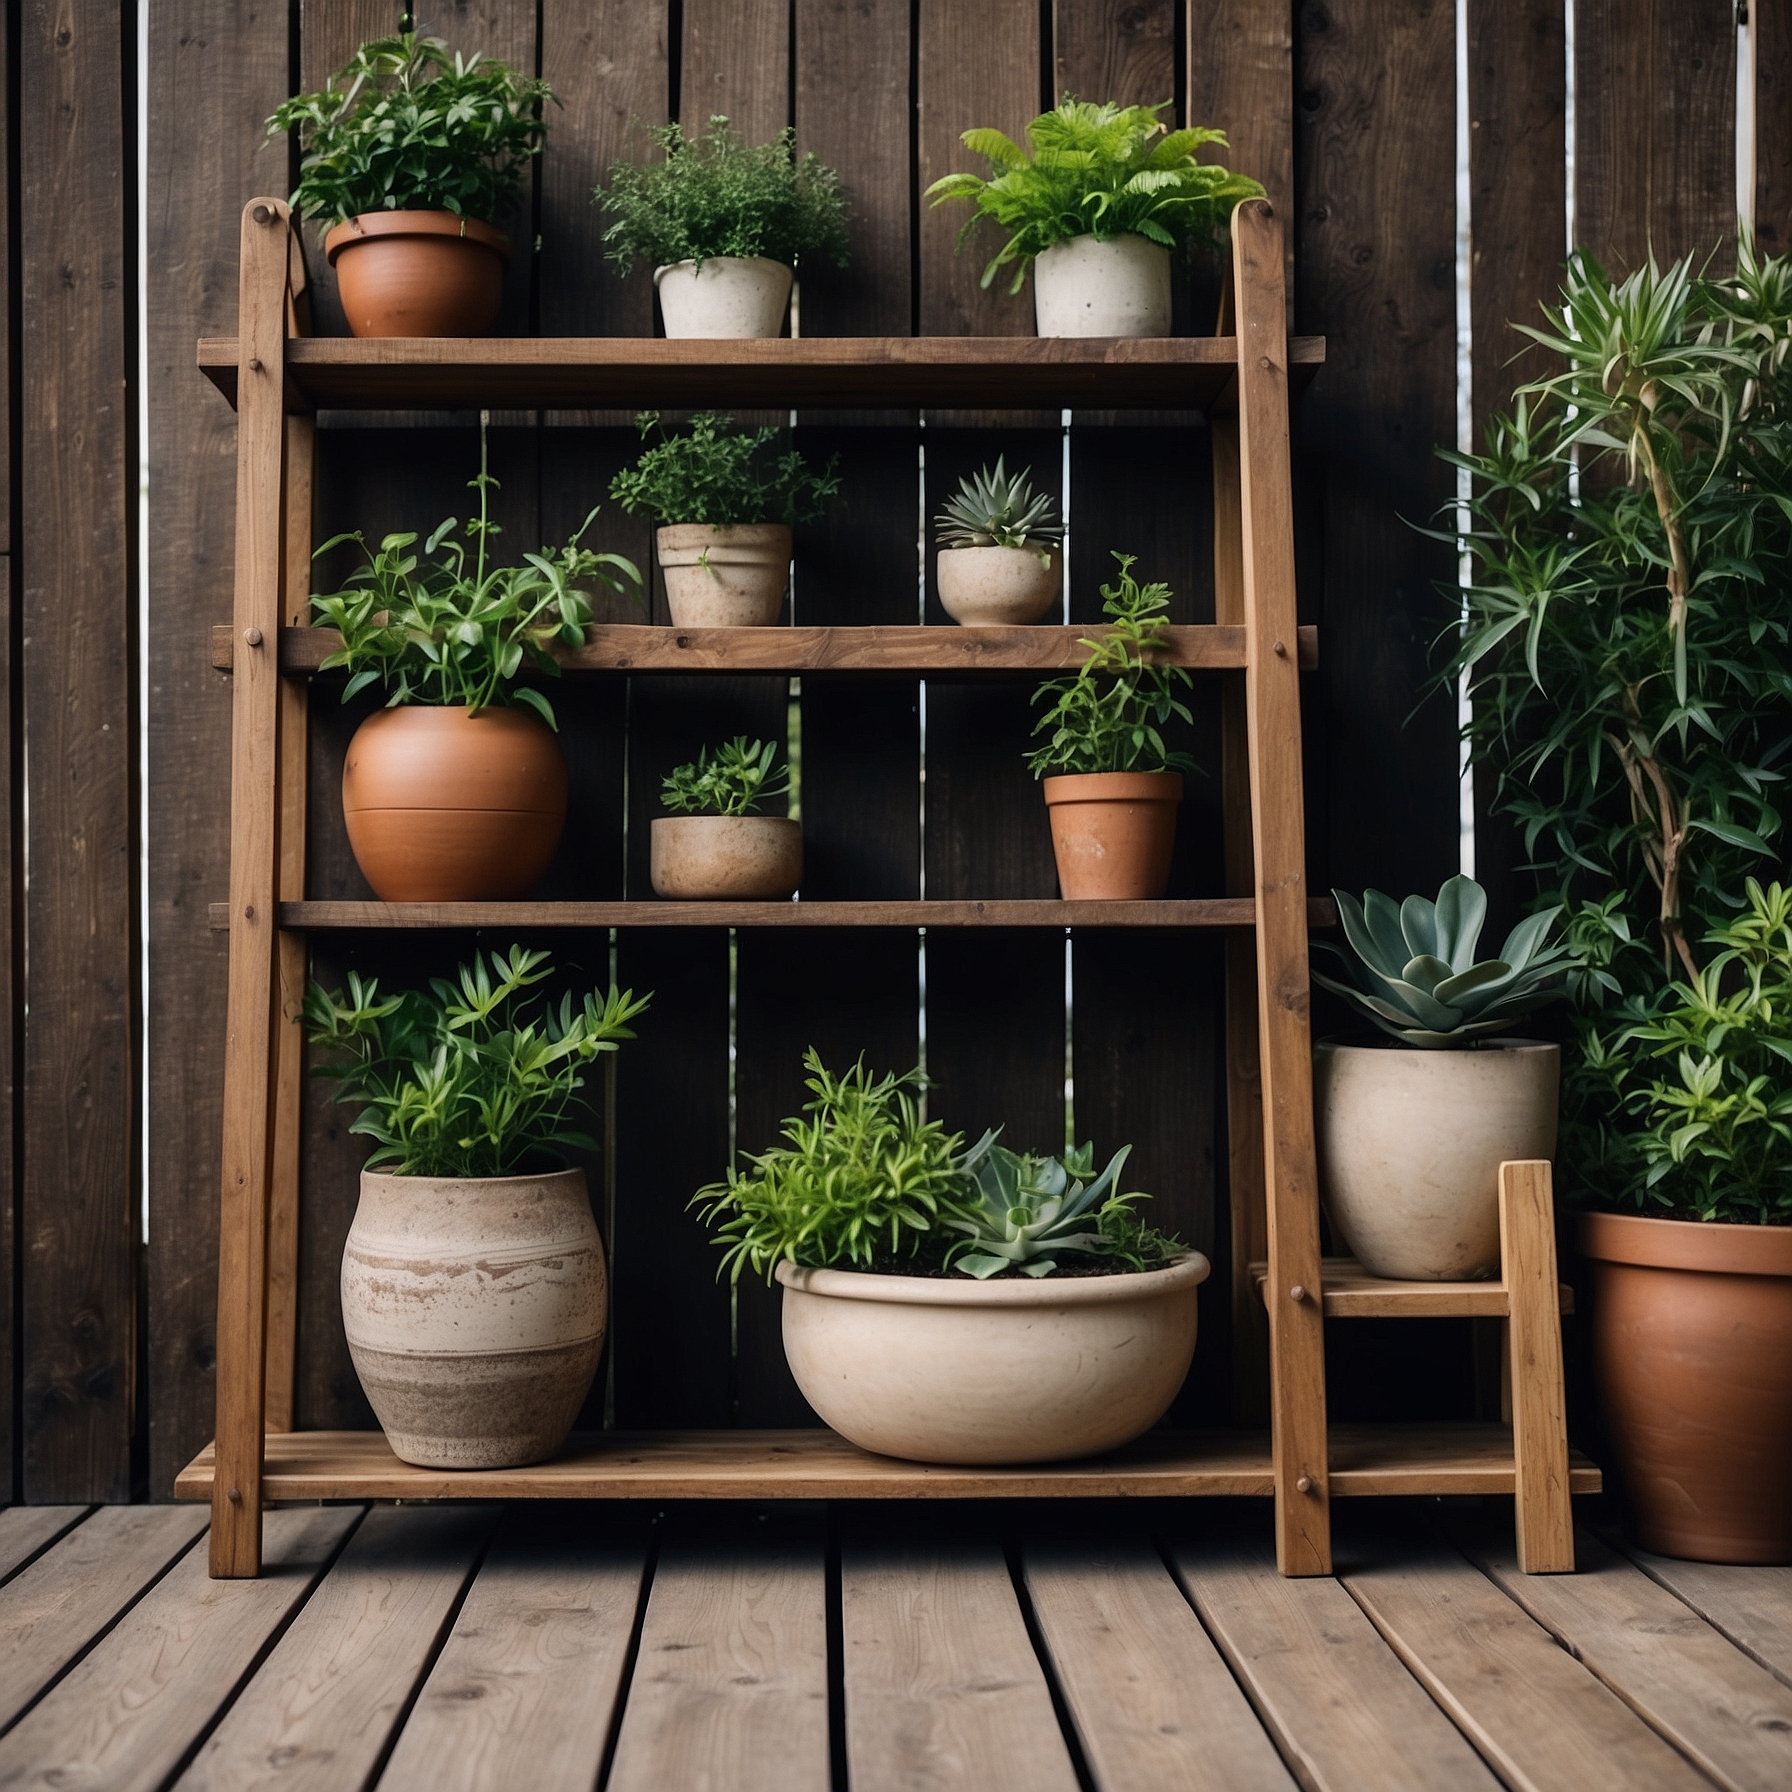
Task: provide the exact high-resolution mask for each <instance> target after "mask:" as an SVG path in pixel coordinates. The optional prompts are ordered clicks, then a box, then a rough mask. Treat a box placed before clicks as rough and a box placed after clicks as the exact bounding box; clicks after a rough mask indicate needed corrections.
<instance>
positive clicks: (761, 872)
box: [649, 815, 803, 902]
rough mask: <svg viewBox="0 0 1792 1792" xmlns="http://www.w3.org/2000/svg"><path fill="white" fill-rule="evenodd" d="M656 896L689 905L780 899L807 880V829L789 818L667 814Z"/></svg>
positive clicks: (654, 840)
mask: <svg viewBox="0 0 1792 1792" xmlns="http://www.w3.org/2000/svg"><path fill="white" fill-rule="evenodd" d="M649 838H650V841H651V848H650V859H651V864H650V869H651V871H652V876H653V888H654V892H655V894H657V895H660V896H669V897H672V898H674V899H675V900H680V901H685V902H709V901H716V900H728V899H730V898H732V899H733V900H735V901H737V902H745V901H751V900H755V899H757V900H761V901H765V900H775V899H778V898H781V897H785V896H789V895H791V894H793V893H794V891H795V890H796V887H797V885H798V884H800V883H801V882H802V881H803V824H802V823H801V822H800V821H792V820H790V819H789V817H788V816H784V815H662V816H660V817H658V818H657V819H656V820H655V822H654V824H653V827H652V830H651V832H650V836H649Z"/></svg>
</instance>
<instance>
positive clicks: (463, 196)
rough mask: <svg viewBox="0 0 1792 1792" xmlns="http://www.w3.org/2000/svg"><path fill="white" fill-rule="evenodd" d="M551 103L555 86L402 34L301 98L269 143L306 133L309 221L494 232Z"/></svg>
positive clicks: (302, 204) (304, 191)
mask: <svg viewBox="0 0 1792 1792" xmlns="http://www.w3.org/2000/svg"><path fill="white" fill-rule="evenodd" d="M553 98H554V95H553V90H552V89H551V88H550V87H549V86H548V84H547V83H546V82H545V81H537V80H531V79H528V78H526V77H524V76H522V75H519V74H518V73H517V72H516V71H515V70H514V69H512V68H510V67H508V66H506V65H505V64H504V63H502V62H497V61H494V60H492V59H491V58H489V57H485V56H463V55H461V54H460V53H459V52H458V51H456V52H453V53H450V51H449V49H448V46H447V45H446V44H445V43H443V42H442V40H441V39H440V38H435V37H423V36H420V35H419V34H418V33H417V32H415V31H404V32H401V33H399V34H398V35H397V36H395V37H382V38H379V39H378V40H376V41H375V42H372V43H365V44H363V45H362V46H361V47H360V49H358V50H357V51H356V52H355V54H354V57H353V58H352V59H351V60H350V61H349V62H348V63H347V64H346V65H345V66H344V67H343V68H341V69H339V70H337V72H336V73H335V74H334V75H332V76H331V77H330V80H329V84H328V85H327V86H326V87H325V88H324V90H323V91H322V92H321V93H300V94H295V95H294V96H293V97H292V98H291V99H289V100H288V101H286V103H285V104H284V105H282V106H281V107H280V108H279V109H278V110H277V111H276V112H275V113H274V115H273V116H272V117H271V118H270V119H269V120H268V135H269V136H270V137H280V136H285V135H286V133H287V132H289V131H297V132H298V133H299V147H300V150H301V152H302V153H301V157H300V161H299V184H298V186H297V187H296V188H295V189H294V191H293V195H292V203H293V208H294V209H295V210H296V211H297V212H298V214H299V215H300V216H301V217H304V218H327V219H329V220H330V221H331V222H333V223H336V222H341V221H342V220H344V219H348V218H353V217H358V216H360V215H361V214H362V213H363V212H381V211H449V212H456V213H458V214H459V215H460V216H461V217H464V218H478V219H480V220H481V221H482V222H486V223H495V222H496V221H497V220H498V219H499V218H500V217H501V216H503V214H504V213H505V212H507V211H509V210H510V209H511V207H512V206H513V205H514V204H515V203H516V197H517V190H518V188H519V186H520V185H521V182H522V177H523V172H524V170H525V169H526V168H527V167H528V166H529V163H530V162H531V161H532V160H533V159H534V158H535V157H536V156H538V155H540V154H541V150H542V144H543V143H544V141H545V140H546V137H547V123H546V121H545V119H543V117H542V106H543V104H544V102H546V101H548V100H551V99H553ZM556 103H558V102H556Z"/></svg>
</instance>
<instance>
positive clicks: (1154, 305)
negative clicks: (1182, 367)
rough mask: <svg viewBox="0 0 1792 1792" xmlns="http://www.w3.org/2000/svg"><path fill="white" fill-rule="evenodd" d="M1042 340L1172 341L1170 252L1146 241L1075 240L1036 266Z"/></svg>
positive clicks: (1035, 305) (1051, 251)
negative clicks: (1137, 338) (1127, 338)
mask: <svg viewBox="0 0 1792 1792" xmlns="http://www.w3.org/2000/svg"><path fill="white" fill-rule="evenodd" d="M1033 317H1034V328H1035V329H1036V330H1037V331H1038V332H1039V334H1040V335H1041V336H1168V335H1169V333H1170V252H1169V250H1168V249H1166V248H1165V247H1164V246H1163V245H1162V244H1161V243H1153V242H1149V241H1147V240H1146V239H1145V238H1144V237H1142V236H1116V237H1109V238H1108V239H1107V240H1106V241H1105V242H1101V241H1098V240H1097V239H1096V238H1094V237H1092V236H1073V237H1072V238H1071V239H1070V241H1069V242H1067V243H1054V244H1053V245H1052V246H1051V247H1050V248H1049V249H1047V250H1045V251H1044V252H1043V253H1042V254H1041V255H1040V256H1038V257H1037V259H1036V260H1035V261H1034V263H1033Z"/></svg>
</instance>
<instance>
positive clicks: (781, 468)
mask: <svg viewBox="0 0 1792 1792" xmlns="http://www.w3.org/2000/svg"><path fill="white" fill-rule="evenodd" d="M635 427H636V428H637V429H638V430H640V432H641V440H642V441H643V442H647V443H651V445H650V446H648V447H645V448H643V449H642V451H641V454H640V456H639V457H638V458H637V459H636V461H635V464H634V465H633V466H632V467H624V468H623V469H622V471H621V472H619V473H618V474H617V475H616V477H615V478H614V479H612V480H611V481H610V496H611V497H612V498H614V499H615V500H616V502H617V503H618V504H620V505H621V506H622V508H623V509H624V510H626V511H627V512H628V513H629V514H630V515H631V516H634V515H637V514H638V513H639V512H641V511H646V512H647V513H648V514H649V515H651V516H652V517H653V518H654V519H655V520H656V521H657V522H659V523H660V524H662V525H665V524H669V523H708V524H710V525H711V526H713V527H717V528H724V527H727V526H728V525H730V524H734V523H789V524H796V523H806V522H812V521H813V520H814V519H815V518H816V517H818V516H820V514H821V513H822V510H823V509H824V508H825V507H826V504H827V502H828V500H829V499H830V498H832V497H834V496H835V495H836V494H837V493H838V492H839V490H840V474H839V464H840V457H839V456H838V455H833V456H830V457H829V459H828V461H827V464H826V465H825V466H823V467H822V468H821V470H820V471H819V472H815V471H812V470H811V468H810V466H809V463H808V462H807V461H806V460H805V459H804V458H803V456H802V454H801V453H800V452H799V451H798V450H796V449H795V448H792V449H789V450H788V451H787V452H785V453H783V454H778V455H774V454H772V453H771V452H770V450H771V448H772V445H773V444H774V443H776V442H777V441H778V440H779V439H780V437H781V436H782V433H783V432H782V431H780V430H778V429H776V428H774V427H772V426H770V425H768V426H767V427H766V428H764V429H754V430H742V429H737V428H736V427H735V424H734V419H733V418H732V417H723V416H718V415H717V414H716V413H715V412H714V411H702V412H699V413H698V414H697V415H696V416H695V417H693V418H691V420H690V421H689V422H688V423H686V424H685V426H684V427H683V428H682V429H681V430H679V431H677V432H676V433H668V432H667V430H666V427H665V425H664V424H663V423H662V422H661V421H660V414H659V412H658V411H642V412H641V413H640V414H639V415H638V416H637V417H636V418H635ZM655 435H657V436H658V437H659V440H658V441H653V440H652V438H653V437H654V436H655Z"/></svg>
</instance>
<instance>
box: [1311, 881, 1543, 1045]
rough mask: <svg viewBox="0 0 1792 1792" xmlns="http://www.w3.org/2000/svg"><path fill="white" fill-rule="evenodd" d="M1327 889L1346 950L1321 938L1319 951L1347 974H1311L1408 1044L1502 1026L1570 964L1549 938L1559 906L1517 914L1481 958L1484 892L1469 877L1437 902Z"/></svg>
mask: <svg viewBox="0 0 1792 1792" xmlns="http://www.w3.org/2000/svg"><path fill="white" fill-rule="evenodd" d="M1332 895H1333V896H1334V897H1335V898H1336V899H1337V904H1338V915H1339V918H1340V919H1341V920H1342V921H1343V923H1344V935H1345V938H1346V939H1347V940H1348V941H1349V942H1350V946H1351V951H1350V952H1349V953H1344V952H1340V951H1339V950H1338V948H1337V947H1336V946H1332V945H1330V944H1328V943H1324V942H1322V943H1321V945H1320V950H1321V951H1329V952H1331V953H1332V954H1333V955H1334V956H1336V957H1338V958H1341V959H1342V960H1343V961H1344V964H1345V966H1346V968H1347V969H1348V971H1349V973H1350V977H1351V981H1350V982H1349V983H1340V982H1338V981H1336V980H1335V979H1334V978H1331V977H1327V976H1325V975H1324V974H1323V973H1322V972H1319V971H1314V973H1313V981H1314V982H1315V983H1318V984H1320V985H1321V986H1322V987H1324V988H1326V989H1329V990H1331V991H1332V992H1333V993H1334V994H1336V995H1340V996H1343V997H1344V999H1345V1000H1346V1001H1348V1002H1351V1003H1353V1004H1354V1005H1355V1006H1356V1007H1358V1008H1360V1009H1361V1010H1362V1011H1363V1012H1364V1013H1365V1014H1367V1015H1368V1016H1369V1018H1370V1019H1371V1020H1372V1021H1374V1022H1375V1024H1376V1025H1377V1026H1378V1027H1380V1028H1381V1029H1382V1031H1383V1032H1384V1033H1391V1034H1393V1036H1394V1037H1395V1038H1396V1039H1398V1040H1400V1041H1401V1042H1402V1043H1403V1044H1406V1045H1416V1046H1424V1047H1428V1048H1430V1049H1433V1050H1438V1049H1448V1048H1449V1047H1452V1046H1462V1045H1468V1044H1469V1043H1471V1042H1472V1041H1473V1040H1475V1039H1478V1038H1480V1037H1482V1036H1483V1035H1485V1034H1488V1033H1499V1032H1503V1031H1504V1030H1505V1029H1506V1028H1507V1027H1510V1026H1512V1025H1513V1024H1514V1023H1515V1022H1516V1021H1517V1020H1518V1019H1519V1018H1520V1016H1522V1015H1526V1014H1529V1013H1530V1012H1531V1011H1532V1010H1533V1009H1536V1008H1541V1007H1542V1006H1543V1005H1544V1004H1545V1003H1546V1002H1552V1001H1554V1000H1555V999H1556V997H1557V996H1559V995H1560V994H1561V993H1562V986H1563V984H1564V983H1565V982H1566V980H1567V977H1568V973H1569V972H1570V971H1571V970H1572V969H1573V968H1574V966H1573V960H1572V958H1571V956H1570V951H1569V947H1568V945H1567V943H1566V942H1565V941H1562V940H1557V941H1555V942H1554V943H1546V942H1548V936H1549V931H1550V929H1551V928H1552V927H1553V926H1554V925H1555V921H1556V917H1557V915H1558V914H1559V913H1560V912H1561V911H1560V910H1559V909H1545V910H1543V911H1542V912H1540V913H1538V914H1535V915H1531V916H1528V917H1527V918H1526V919H1525V920H1523V921H1520V922H1519V923H1518V925H1517V926H1516V927H1514V928H1513V929H1512V931H1511V932H1510V933H1509V934H1507V936H1506V943H1505V945H1503V946H1502V947H1501V948H1500V955H1499V957H1498V958H1487V959H1482V960H1480V961H1478V962H1477V960H1476V958H1475V946H1476V944H1477V943H1478V942H1479V940H1480V938H1481V927H1482V924H1483V923H1484V922H1485V921H1486V919H1487V892H1486V891H1485V890H1483V889H1482V888H1481V886H1480V885H1479V884H1478V883H1476V882H1475V880H1474V879H1473V878H1472V877H1460V876H1459V877H1452V878H1451V879H1450V880H1449V881H1448V882H1447V883H1445V885H1444V886H1443V888H1442V889H1441V890H1439V891H1438V893H1437V900H1436V901H1435V902H1430V901H1427V900H1426V899H1425V898H1424V897H1423V896H1408V897H1407V899H1406V900H1405V901H1404V902H1402V903H1399V904H1396V903H1395V902H1394V899H1393V898H1392V897H1391V896H1384V895H1383V894H1382V893H1381V892H1380V891H1379V890H1365V891H1364V892H1363V899H1362V901H1361V902H1360V903H1359V902H1358V901H1357V899H1356V898H1355V897H1354V896H1349V895H1346V894H1345V892H1344V891H1342V890H1333V891H1332Z"/></svg>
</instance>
